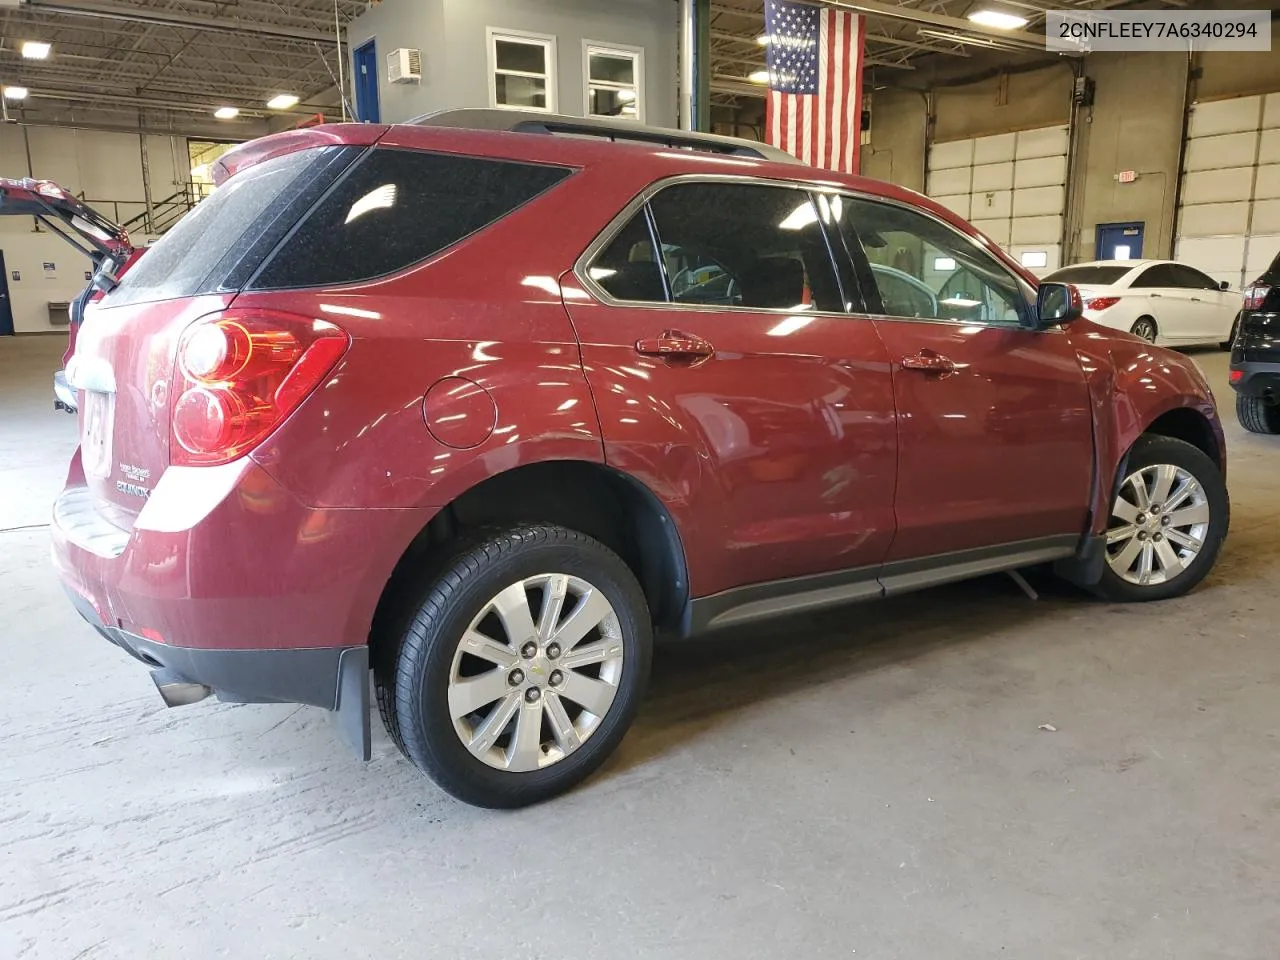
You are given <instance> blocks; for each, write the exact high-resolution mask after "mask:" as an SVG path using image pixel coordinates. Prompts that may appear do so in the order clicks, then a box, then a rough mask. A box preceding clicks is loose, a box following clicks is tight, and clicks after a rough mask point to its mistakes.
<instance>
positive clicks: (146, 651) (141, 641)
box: [67, 587, 370, 760]
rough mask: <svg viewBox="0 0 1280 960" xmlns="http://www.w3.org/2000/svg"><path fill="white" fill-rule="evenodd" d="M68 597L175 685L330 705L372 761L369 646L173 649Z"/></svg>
mask: <svg viewBox="0 0 1280 960" xmlns="http://www.w3.org/2000/svg"><path fill="white" fill-rule="evenodd" d="M67 595H68V596H69V597H70V598H71V602H72V604H73V605H74V606H75V608H76V610H77V612H78V613H79V614H80V616H82V617H83V618H84V619H85V621H86V622H87V623H88V624H89V625H90V626H92V627H93V628H94V629H95V630H97V631H98V633H99V634H101V635H102V636H103V637H104V638H106V639H107V640H109V641H111V642H112V643H114V644H115V645H116V646H117V647H119V648H120V649H122V650H124V651H125V652H126V653H128V654H129V655H130V656H132V657H134V658H135V659H137V660H140V661H141V662H143V663H145V664H147V666H149V667H151V668H153V671H152V672H153V674H159V673H161V672H164V674H165V676H166V677H167V678H168V679H169V680H170V681H171V682H172V681H182V682H185V683H188V684H198V685H201V686H204V687H207V688H208V691H207V692H211V693H213V694H214V695H216V696H217V697H218V699H219V700H223V701H226V702H228V703H304V704H309V705H310V706H313V707H322V708H324V709H325V710H331V711H333V712H334V714H335V716H336V719H337V722H338V727H339V730H340V731H341V733H342V737H343V739H344V740H346V741H347V743H348V744H349V745H350V746H351V747H352V749H354V750H355V752H356V754H357V755H358V756H359V757H360V758H361V759H363V760H368V759H369V755H370V733H369V648H368V646H366V645H360V646H353V647H319V648H301V649H292V650H290V649H283V650H282V649H259V650H216V649H201V648H199V647H175V646H171V645H169V644H166V643H160V642H158V641H155V640H150V639H147V638H146V637H140V636H137V635H136V634H132V633H129V632H128V631H126V630H122V629H121V628H119V627H115V626H108V625H107V624H105V623H104V622H103V620H102V617H101V616H100V615H99V613H98V611H97V610H96V609H95V608H94V606H93V603H92V601H90V600H89V598H87V597H84V596H82V595H80V594H78V593H76V592H75V591H74V590H72V589H70V588H69V587H68V588H67ZM157 685H158V686H159V685H160V681H159V679H157ZM197 699H199V698H197Z"/></svg>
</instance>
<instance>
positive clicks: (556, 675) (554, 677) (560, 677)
mask: <svg viewBox="0 0 1280 960" xmlns="http://www.w3.org/2000/svg"><path fill="white" fill-rule="evenodd" d="M548 679H549V680H550V681H551V685H552V686H553V687H558V686H560V684H561V683H563V682H564V674H563V673H561V672H560V671H559V670H552V671H551V676H550V677H549V678H548Z"/></svg>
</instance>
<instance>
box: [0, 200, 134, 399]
mask: <svg viewBox="0 0 1280 960" xmlns="http://www.w3.org/2000/svg"><path fill="white" fill-rule="evenodd" d="M0 216H23V217H35V218H36V219H37V220H38V221H40V223H42V224H43V225H44V226H45V227H46V228H47V229H48V230H50V231H52V232H53V233H56V234H58V235H59V236H60V237H62V238H63V239H64V240H66V241H67V242H68V243H69V244H71V245H72V246H73V247H75V248H76V249H77V250H79V251H80V252H81V253H83V254H84V255H85V256H86V257H88V258H89V262H90V263H91V264H92V266H93V270H92V277H91V279H90V281H89V283H88V284H87V285H86V286H85V288H84V290H83V291H81V293H80V294H79V295H78V296H77V297H76V298H75V299H74V300H72V301H71V305H70V307H69V308H68V313H69V318H68V328H67V349H66V352H65V353H63V355H62V363H63V366H64V368H65V365H66V364H67V363H69V362H70V361H71V356H72V354H73V353H74V352H75V346H76V336H77V334H78V333H79V330H80V325H81V324H82V323H83V322H84V312H85V308H86V307H87V306H88V304H89V303H90V302H91V301H93V300H96V299H100V298H101V296H102V294H103V292H104V291H105V290H107V289H110V287H111V286H113V285H114V284H115V283H116V281H117V280H118V279H119V278H120V276H122V275H123V273H124V271H125V270H127V269H128V268H129V267H130V266H132V264H133V261H134V260H136V259H137V257H138V256H140V255H141V253H142V250H141V249H135V248H134V246H133V244H131V243H130V242H129V234H128V233H127V232H126V231H125V229H124V228H123V227H121V226H119V225H117V224H114V223H112V222H111V221H110V220H108V219H107V218H106V217H104V216H102V215H101V214H100V213H98V212H97V211H96V210H94V209H93V208H92V207H89V206H86V205H85V204H84V203H82V202H81V201H80V200H79V199H78V198H77V197H76V196H75V195H74V194H72V193H71V192H70V191H68V190H65V189H64V188H62V187H60V186H58V185H57V184H56V183H53V182H52V181H50V180H33V179H31V178H25V179H22V180H10V179H4V178H0ZM76 404H77V401H76V391H75V390H74V389H73V388H72V387H71V386H70V384H69V383H68V382H67V375H66V371H65V369H63V370H59V371H57V372H55V373H54V375H53V406H54V409H56V410H66V411H68V412H70V413H74V412H75V411H76Z"/></svg>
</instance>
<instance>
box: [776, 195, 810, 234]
mask: <svg viewBox="0 0 1280 960" xmlns="http://www.w3.org/2000/svg"><path fill="white" fill-rule="evenodd" d="M817 222H818V211H817V210H815V209H814V206H813V204H812V203H810V202H809V201H808V200H806V201H804V203H802V204H800V205H799V206H798V207H796V208H795V209H794V210H792V211H791V212H790V213H789V214H787V215H786V217H784V218H783V220H782V222H781V223H780V224H778V229H779V230H803V229H804V228H805V227H807V226H809V225H810V224H812V223H817Z"/></svg>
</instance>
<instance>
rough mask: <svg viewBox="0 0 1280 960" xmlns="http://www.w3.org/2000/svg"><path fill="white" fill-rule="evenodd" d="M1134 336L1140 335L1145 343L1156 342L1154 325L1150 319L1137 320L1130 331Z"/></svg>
mask: <svg viewBox="0 0 1280 960" xmlns="http://www.w3.org/2000/svg"><path fill="white" fill-rule="evenodd" d="M1130 332H1131V333H1133V335H1134V336H1135V337H1141V338H1142V339H1143V340H1145V341H1147V343H1155V342H1156V325H1155V324H1154V323H1152V322H1151V321H1150V320H1145V319H1144V320H1138V321H1137V322H1136V323H1134V325H1133V330H1132V331H1130Z"/></svg>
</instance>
